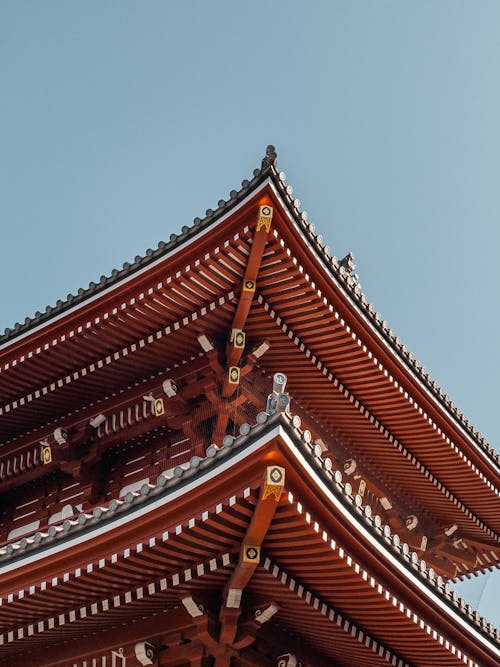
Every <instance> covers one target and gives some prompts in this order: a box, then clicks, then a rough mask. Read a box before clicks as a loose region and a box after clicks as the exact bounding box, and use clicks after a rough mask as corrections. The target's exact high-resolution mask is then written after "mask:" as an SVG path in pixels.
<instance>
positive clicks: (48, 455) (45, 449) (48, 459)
mask: <svg viewBox="0 0 500 667" xmlns="http://www.w3.org/2000/svg"><path fill="white" fill-rule="evenodd" d="M40 444H41V445H42V461H43V464H44V465H48V464H49V463H52V449H51V448H50V445H49V444H48V443H46V442H41V443H40Z"/></svg>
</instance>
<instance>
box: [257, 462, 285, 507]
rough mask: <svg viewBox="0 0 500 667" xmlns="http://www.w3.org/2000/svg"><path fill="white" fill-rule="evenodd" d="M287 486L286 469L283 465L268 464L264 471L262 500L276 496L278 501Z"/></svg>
mask: <svg viewBox="0 0 500 667" xmlns="http://www.w3.org/2000/svg"><path fill="white" fill-rule="evenodd" d="M284 486H285V469H284V468H282V467H281V466H268V467H267V468H266V472H265V473H264V488H263V490H262V500H265V499H266V498H268V497H269V496H274V498H275V500H276V502H278V501H279V499H280V498H281V494H282V492H283V488H284Z"/></svg>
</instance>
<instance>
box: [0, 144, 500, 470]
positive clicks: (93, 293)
mask: <svg viewBox="0 0 500 667" xmlns="http://www.w3.org/2000/svg"><path fill="white" fill-rule="evenodd" d="M266 182H269V183H271V184H272V186H274V188H275V189H276V191H277V192H278V193H279V196H280V198H281V201H282V202H283V203H284V205H285V206H286V209H287V213H288V214H289V215H290V216H291V218H292V219H293V221H294V222H295V223H296V225H297V226H298V227H299V228H300V230H301V232H302V234H303V235H304V237H305V239H306V240H307V243H308V244H309V245H310V247H311V249H312V250H313V251H314V253H315V255H316V259H317V260H318V261H319V262H320V264H321V266H322V268H323V270H326V271H327V273H328V274H329V275H331V276H332V277H333V278H334V280H335V282H336V284H337V286H338V287H340V289H341V290H342V291H343V292H344V293H345V294H346V296H347V297H348V298H349V300H350V301H351V303H352V304H353V305H354V306H355V308H356V309H357V310H358V311H359V312H360V314H361V315H362V316H363V318H366V320H367V321H368V322H369V324H370V326H371V327H372V328H373V330H374V331H375V332H376V333H377V335H378V336H379V337H380V339H381V340H382V341H383V342H384V344H385V345H386V347H387V349H388V350H390V352H391V353H392V354H393V355H394V356H395V357H396V358H397V359H398V360H399V362H401V363H402V364H403V365H404V368H405V369H406V370H407V372H408V373H409V374H410V375H412V376H413V377H414V378H415V379H416V380H417V382H419V383H421V384H422V386H423V387H424V388H425V391H426V393H428V394H429V395H430V396H431V397H432V400H433V401H434V402H435V404H436V405H438V406H439V408H440V409H441V410H443V411H444V413H446V415H448V417H449V418H451V419H452V420H453V422H454V423H455V424H456V426H457V427H458V428H459V429H460V431H461V432H462V433H463V434H464V435H466V437H467V438H469V439H470V441H471V442H472V443H474V445H475V446H476V447H477V448H478V449H479V450H480V451H481V452H483V454H485V455H486V456H487V457H488V459H489V460H490V462H491V463H492V464H493V465H494V467H495V470H496V471H497V473H498V472H500V467H499V466H500V453H498V452H497V451H496V450H495V449H494V448H493V447H492V445H491V444H490V443H488V442H487V440H486V439H485V438H484V436H483V435H482V434H481V433H480V432H479V431H478V430H477V429H476V428H475V427H474V426H473V424H472V423H471V422H470V420H469V419H467V418H466V417H465V415H464V414H463V413H462V412H461V410H460V409H459V408H458V407H457V406H456V405H455V403H454V402H453V401H452V400H451V398H450V397H449V396H448V395H447V394H446V393H445V392H444V391H443V389H441V388H440V387H439V386H438V384H437V382H436V381H435V380H434V379H433V378H432V376H431V375H430V374H429V373H428V372H427V371H426V370H425V368H424V367H423V366H422V365H421V364H420V362H419V361H418V360H417V359H416V358H415V357H414V355H413V354H412V353H411V352H410V351H408V349H407V347H406V345H404V344H403V343H402V342H401V340H400V338H399V337H398V336H396V334H395V333H394V331H393V330H392V329H391V328H390V327H389V325H388V324H387V322H386V320H384V318H383V317H382V315H381V314H380V313H379V312H377V311H376V310H375V308H374V307H373V306H372V305H371V304H370V303H369V301H368V299H367V298H366V296H365V295H364V294H363V292H362V291H361V289H360V286H359V284H358V281H357V278H356V277H355V276H354V275H353V274H352V270H351V268H350V267H351V266H352V263H351V259H352V256H351V255H348V256H347V257H346V258H344V259H343V260H339V259H338V258H337V257H335V256H332V255H331V254H330V249H329V247H328V246H326V245H325V244H324V242H323V237H322V236H321V235H320V234H317V233H316V231H315V226H314V225H313V224H310V223H309V222H308V216H307V213H306V212H305V211H303V210H301V202H300V200H299V199H297V198H294V197H293V188H292V187H291V186H290V185H287V183H286V175H285V174H284V172H283V171H279V170H278V167H277V155H276V152H275V149H274V147H273V146H268V147H267V150H266V155H265V157H264V159H263V160H262V165H261V168H260V169H255V170H254V172H253V176H252V178H251V179H250V180H243V181H242V183H241V187H240V189H239V190H237V191H236V190H232V191H231V192H230V195H229V198H228V199H226V200H224V199H221V200H219V202H218V205H217V208H215V209H207V211H206V214H205V216H204V217H203V218H199V217H197V218H195V219H194V221H193V223H192V225H190V226H184V227H182V230H181V233H180V234H171V236H170V240H169V241H168V242H163V241H162V242H160V243H159V244H158V247H157V248H156V249H148V250H147V251H146V253H145V254H144V255H142V256H140V255H138V256H136V257H135V259H134V261H133V262H130V263H129V262H125V263H124V264H123V266H122V268H121V269H114V270H113V271H112V272H111V274H110V275H109V276H105V275H103V276H101V278H100V280H99V281H98V282H91V283H90V284H89V286H88V287H87V288H81V289H79V290H78V293H77V294H75V295H73V294H68V296H67V298H66V299H64V300H58V301H57V302H56V304H55V305H53V306H51V305H48V306H47V307H46V308H45V311H44V312H37V313H36V314H35V315H34V316H33V317H27V318H26V319H25V321H24V322H23V323H19V322H18V323H16V324H15V325H14V326H13V327H12V328H6V329H5V331H4V332H3V334H1V335H0V359H1V357H2V355H3V353H4V352H5V353H6V352H8V351H10V350H11V349H12V347H16V345H17V344H18V343H21V342H22V340H23V339H25V338H26V337H30V336H31V335H32V334H36V333H37V332H38V331H41V330H43V329H44V328H45V326H46V325H50V324H52V323H54V322H55V321H57V320H59V319H60V318H61V317H64V316H65V315H66V314H69V313H71V312H73V311H74V310H77V309H79V308H80V307H83V306H85V305H86V304H89V303H90V302H92V301H94V300H95V299H96V298H98V297H99V296H100V295H102V296H104V295H105V294H107V293H109V292H110V291H112V290H113V289H118V288H119V287H120V286H122V285H125V284H126V283H127V282H128V281H129V280H130V279H132V278H133V277H134V276H137V275H140V274H141V273H143V272H144V271H146V270H147V269H148V268H149V267H152V266H154V265H156V264H158V262H161V261H162V260H163V259H165V258H167V257H169V256H170V255H171V254H173V253H175V252H176V251H177V250H179V249H180V248H182V247H184V246H185V245H186V244H189V243H191V242H192V241H194V240H195V239H196V238H197V237H200V236H202V235H203V234H204V233H205V232H206V231H207V230H208V229H209V228H212V227H213V226H214V225H216V224H217V223H219V222H220V221H221V219H223V218H225V217H226V216H227V214H229V213H231V212H233V211H235V210H236V209H237V208H238V206H239V205H240V204H241V203H242V202H244V201H245V200H246V199H248V197H249V196H251V195H252V193H254V192H256V191H258V190H259V189H260V188H261V187H262V185H263V184H264V183H266ZM2 370H4V369H2V366H1V365H0V374H1V373H2Z"/></svg>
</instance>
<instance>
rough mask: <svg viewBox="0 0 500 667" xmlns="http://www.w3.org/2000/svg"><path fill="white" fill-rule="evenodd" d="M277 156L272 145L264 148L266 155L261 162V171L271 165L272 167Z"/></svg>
mask: <svg viewBox="0 0 500 667" xmlns="http://www.w3.org/2000/svg"><path fill="white" fill-rule="evenodd" d="M277 158H278V156H277V155H276V149H275V148H274V146H273V145H272V144H269V146H267V147H266V155H265V157H264V159H263V160H262V169H267V168H268V167H270V166H271V165H273V164H274V163H275V162H276V160H277Z"/></svg>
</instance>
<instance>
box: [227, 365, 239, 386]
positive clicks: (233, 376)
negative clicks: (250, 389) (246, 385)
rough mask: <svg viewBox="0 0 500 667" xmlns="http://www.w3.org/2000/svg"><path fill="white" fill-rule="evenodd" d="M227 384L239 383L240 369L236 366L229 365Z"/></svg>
mask: <svg viewBox="0 0 500 667" xmlns="http://www.w3.org/2000/svg"><path fill="white" fill-rule="evenodd" d="M227 381H228V383H229V384H239V383H240V369H239V367H238V366H231V367H230V368H229V372H228V379H227Z"/></svg>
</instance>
